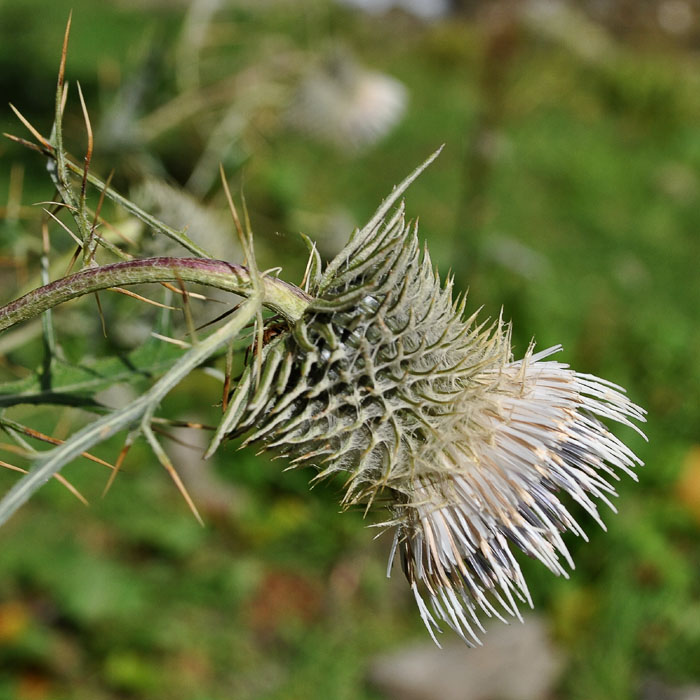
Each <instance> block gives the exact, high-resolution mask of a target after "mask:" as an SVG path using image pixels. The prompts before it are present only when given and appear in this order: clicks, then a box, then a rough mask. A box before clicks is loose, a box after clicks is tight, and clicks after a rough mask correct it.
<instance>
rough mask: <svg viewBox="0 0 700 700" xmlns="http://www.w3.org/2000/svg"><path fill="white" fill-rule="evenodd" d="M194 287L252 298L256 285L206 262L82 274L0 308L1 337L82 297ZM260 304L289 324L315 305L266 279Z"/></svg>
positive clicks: (140, 263) (151, 262)
mask: <svg viewBox="0 0 700 700" xmlns="http://www.w3.org/2000/svg"><path fill="white" fill-rule="evenodd" d="M179 280H181V281H183V282H196V283H199V284H203V285H207V286H210V287H217V288H218V289H223V290H226V291H229V292H234V293H236V294H240V295H241V296H245V297H249V296H251V294H252V293H253V292H254V287H255V283H254V281H253V280H252V279H251V275H250V272H249V270H248V268H246V267H244V266H242V265H233V264H231V263H228V262H224V261H223V260H210V259H203V258H146V259H143V260H129V261H126V262H119V263H113V264H111V265H102V266H100V267H91V268H86V269H84V270H81V271H80V272H77V273H75V274H73V275H69V276H68V277H63V278H61V279H59V280H56V281H54V282H51V283H50V284H47V285H44V286H43V287H39V288H37V289H34V290H32V291H31V292H29V293H28V294H25V295H24V296H23V297H20V298H19V299H16V300H15V301H12V302H10V303H9V304H7V305H6V306H3V307H1V308H0V331H2V330H5V329H6V328H9V327H10V326H13V325H14V324H15V323H18V322H20V321H24V320H26V319H29V318H33V317H34V316H37V315H38V314H40V313H42V312H44V311H46V310H47V309H51V308H53V307H54V306H57V305H58V304H61V303H63V302H65V301H68V300H69V299H74V298H76V297H79V296H83V295H84V294H90V293H92V292H96V291H99V290H101V289H109V288H111V287H123V286H126V285H130V284H141V283H144V282H178V281H179ZM262 288H263V289H262V303H263V304H264V305H265V306H267V307H268V308H270V309H272V310H273V311H276V312H277V313H280V314H281V315H282V316H284V318H286V319H287V320H289V321H296V320H298V319H299V318H301V316H302V314H303V312H304V310H305V309H306V307H307V306H308V304H309V303H310V302H311V297H309V295H308V294H306V293H305V292H304V291H302V290H301V289H299V288H298V287H296V286H294V285H293V284H289V283H288V282H285V281H283V280H280V279H278V278H276V277H269V276H266V277H263V278H262Z"/></svg>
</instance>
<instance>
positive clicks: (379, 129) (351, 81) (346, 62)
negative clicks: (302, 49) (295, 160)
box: [287, 51, 407, 152]
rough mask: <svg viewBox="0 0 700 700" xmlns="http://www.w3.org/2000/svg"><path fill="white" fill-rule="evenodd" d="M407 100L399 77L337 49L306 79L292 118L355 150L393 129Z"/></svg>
mask: <svg viewBox="0 0 700 700" xmlns="http://www.w3.org/2000/svg"><path fill="white" fill-rule="evenodd" d="M406 102H407V93H406V88H405V87H404V85H403V84H402V83H400V82H399V81H398V80H396V79H395V78H392V77H391V76H389V75H384V74H383V73H377V72H373V71H369V70H367V69H365V68H363V67H362V66H360V65H359V64H358V63H357V62H356V61H355V60H354V59H353V58H352V56H350V55H348V54H347V53H345V52H341V51H336V52H335V53H334V54H333V55H332V56H330V57H329V59H328V60H326V61H325V62H324V63H323V64H322V65H321V66H319V67H318V68H316V69H315V70H314V71H313V72H311V73H310V74H309V75H308V76H307V77H306V78H305V79H304V80H303V81H302V83H301V84H300V86H299V88H298V90H297V92H296V94H295V96H294V98H293V101H292V104H291V105H290V107H289V110H288V113H287V120H288V121H289V123H290V124H291V125H292V126H294V127H295V128H297V129H299V130H300V131H303V132H305V133H307V134H308V135H310V136H312V137H314V138H316V139H317V140H319V141H324V142H326V143H329V144H331V145H333V146H336V147H338V148H339V149H341V150H344V151H349V152H356V151H359V150H361V149H363V148H366V147H368V146H371V145H372V144H374V143H376V142H377V141H379V140H380V139H381V138H382V137H384V136H385V135H386V134H387V133H389V131H391V130H392V129H393V128H394V126H395V125H396V124H397V123H398V122H399V121H400V119H401V117H402V116H403V114H404V112H405V109H406Z"/></svg>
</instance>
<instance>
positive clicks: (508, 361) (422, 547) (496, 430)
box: [229, 171, 644, 643]
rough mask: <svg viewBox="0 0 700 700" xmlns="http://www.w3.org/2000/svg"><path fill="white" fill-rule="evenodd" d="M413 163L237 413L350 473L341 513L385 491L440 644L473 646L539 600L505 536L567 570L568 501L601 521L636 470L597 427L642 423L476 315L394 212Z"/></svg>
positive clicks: (604, 390)
mask: <svg viewBox="0 0 700 700" xmlns="http://www.w3.org/2000/svg"><path fill="white" fill-rule="evenodd" d="M417 173H418V171H417V172H416V173H414V174H413V176H411V178H409V180H407V181H406V182H404V183H403V184H402V185H401V186H400V187H399V188H397V189H396V190H395V191H394V193H393V194H392V195H391V196H390V197H389V198H388V199H387V201H386V202H385V203H384V204H383V205H382V207H381V208H380V209H379V211H378V212H377V214H376V215H375V216H374V217H373V218H372V220H371V221H370V223H369V224H368V225H367V226H366V227H365V228H363V229H362V230H360V231H357V232H355V234H354V235H353V237H352V238H351V240H350V242H349V243H348V245H347V246H346V248H345V249H344V250H343V251H342V252H341V253H340V254H339V255H338V257H336V258H335V260H333V261H332V262H331V263H330V264H329V265H328V267H327V268H326V270H325V273H324V274H323V276H321V275H320V274H319V275H317V276H316V277H315V279H314V280H313V281H312V284H311V287H312V288H311V292H312V294H313V296H314V301H313V302H312V303H311V305H310V306H309V308H308V310H307V312H306V314H305V315H304V316H303V318H302V319H301V320H300V321H298V322H297V324H296V325H295V326H294V327H293V328H292V329H291V330H290V331H289V332H287V333H285V334H283V335H280V336H278V337H277V338H275V340H273V341H272V342H271V343H269V344H268V345H267V346H266V347H265V349H264V357H263V362H262V370H261V372H260V373H259V374H258V375H257V378H256V373H255V371H254V370H253V369H252V368H251V369H250V370H249V371H248V372H247V373H246V374H244V376H243V378H242V380H241V382H240V384H239V385H238V387H237V389H236V391H235V393H234V396H233V397H232V400H231V405H230V406H229V411H231V412H232V413H233V415H234V416H235V421H234V424H235V426H236V432H237V433H241V432H248V431H252V433H250V435H249V436H248V438H247V440H246V443H251V442H256V443H259V444H262V445H263V446H264V448H271V449H274V450H275V451H276V452H277V453H278V454H280V455H282V456H285V457H287V458H289V459H290V460H291V464H292V465H307V464H308V465H314V466H316V467H317V468H318V469H319V473H318V475H317V477H316V478H317V479H319V478H324V477H327V476H329V475H331V474H335V473H338V472H341V473H343V474H345V475H346V482H345V483H346V485H345V494H344V499H343V503H344V505H346V506H348V505H351V504H357V503H366V504H368V505H369V504H372V503H373V502H378V501H382V502H383V503H384V504H385V505H386V506H387V507H388V511H389V514H390V515H389V517H388V519H387V521H386V523H385V525H387V526H391V527H392V528H394V546H393V550H392V555H391V560H393V559H394V554H395V552H396V551H397V550H398V551H399V552H400V557H401V560H402V564H403V569H404V572H405V575H406V577H407V579H408V581H409V583H410V585H411V588H412V590H413V593H414V595H415V598H416V601H417V603H418V607H419V610H420V614H421V617H422V618H423V620H424V622H425V624H426V626H427V627H428V629H429V630H430V632H431V634H433V638H435V637H434V630H435V629H437V628H438V622H439V621H440V620H442V621H444V622H445V623H447V625H449V626H450V627H452V628H453V629H454V630H455V631H456V632H457V633H458V634H459V635H460V636H461V637H462V638H463V639H464V640H465V641H467V642H469V643H477V642H478V638H477V634H476V632H475V631H474V628H475V627H476V628H481V623H480V621H479V618H478V615H477V612H478V609H481V610H482V611H483V612H485V613H486V614H487V615H495V616H497V617H500V616H501V613H502V612H507V613H509V614H511V615H518V611H517V601H527V602H530V599H529V594H528V590H527V586H526V584H525V581H524V580H523V576H522V574H521V571H520V568H519V566H518V563H517V561H516V560H515V558H514V556H513V553H512V546H515V547H516V548H519V549H521V550H522V551H524V552H525V553H526V554H528V555H530V556H532V557H535V558H537V559H539V560H540V561H541V562H542V563H543V564H545V566H547V567H548V568H549V569H550V570H551V571H552V572H554V573H555V574H558V575H566V571H565V569H564V565H563V563H562V560H563V562H564V563H566V564H568V565H569V566H572V565H573V564H572V562H571V558H570V556H569V553H568V551H567V549H566V546H565V544H564V541H563V539H562V536H561V535H562V532H564V531H567V530H570V531H572V532H574V533H576V534H579V535H581V536H582V537H584V538H585V534H584V531H583V529H582V528H581V527H580V526H579V524H578V523H577V522H576V521H575V520H574V518H573V517H572V515H571V514H570V513H569V511H568V510H567V507H566V505H565V503H564V502H563V501H564V500H568V499H567V498H566V497H567V494H568V497H569V498H570V499H573V501H575V502H576V503H578V504H580V506H582V507H583V509H584V510H585V511H586V512H588V513H589V514H590V515H591V516H592V517H593V518H594V519H595V520H596V521H597V522H599V523H600V524H601V525H602V521H601V519H600V516H599V513H598V508H597V504H598V503H599V502H603V503H605V504H607V505H609V506H610V507H612V505H611V503H610V500H609V498H610V497H611V496H613V495H615V491H614V489H613V488H612V486H611V485H610V479H617V478H618V472H624V473H627V474H631V475H632V474H633V472H632V471H631V470H632V469H633V467H634V466H635V465H636V464H641V462H640V461H639V460H638V459H637V457H636V456H635V455H634V454H633V453H632V452H631V451H630V450H629V449H628V448H627V447H625V445H624V444H623V443H622V442H620V441H619V440H618V439H617V438H616V437H615V436H614V435H613V434H612V433H611V432H609V430H608V429H607V428H606V427H605V425H604V424H603V423H602V422H601V420H600V419H607V420H612V421H616V422H619V423H623V424H625V425H631V426H633V424H632V420H637V421H643V420H644V418H643V411H642V409H640V408H639V407H637V406H635V405H634V404H632V403H631V402H630V401H629V400H628V399H627V398H626V397H625V396H624V395H623V394H622V393H621V390H620V389H619V387H616V386H614V385H613V384H610V383H608V382H606V381H604V380H602V379H598V378H597V377H593V376H590V375H583V374H578V373H576V372H574V371H572V370H571V369H569V368H568V366H567V365H565V364H562V363H559V362H556V361H553V360H551V359H549V358H550V356H551V355H552V354H554V353H555V352H557V351H558V350H559V349H560V348H559V347H558V346H557V347H553V348H549V349H547V350H544V351H541V352H537V353H536V352H534V349H533V348H530V350H528V352H527V354H526V355H525V357H524V358H523V359H521V360H514V359H513V356H512V354H511V343H510V327H509V326H508V324H505V323H504V322H503V321H502V320H501V319H497V320H496V321H494V322H491V323H488V322H478V321H477V320H476V315H472V316H470V317H468V318H465V316H464V307H465V298H464V297H463V296H461V297H457V298H456V299H454V298H453V294H452V281H451V280H448V281H447V283H446V284H444V285H443V284H442V283H441V281H440V279H439V277H438V275H437V273H436V272H435V270H434V268H433V266H432V264H431V262H430V257H429V255H428V252H427V250H425V249H423V250H421V248H420V245H419V242H418V237H417V225H416V224H415V223H410V222H407V221H406V220H405V216H404V205H403V203H401V204H399V205H398V206H397V208H396V209H395V211H393V213H389V212H390V208H391V206H392V205H393V204H394V203H395V201H396V200H397V199H398V197H399V196H400V194H401V192H402V191H403V189H405V187H406V186H407V184H408V182H410V180H411V179H412V178H413V177H415V176H416V175H417ZM633 427H634V426H633ZM391 560H390V563H389V566H390V567H391ZM426 601H427V602H426Z"/></svg>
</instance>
